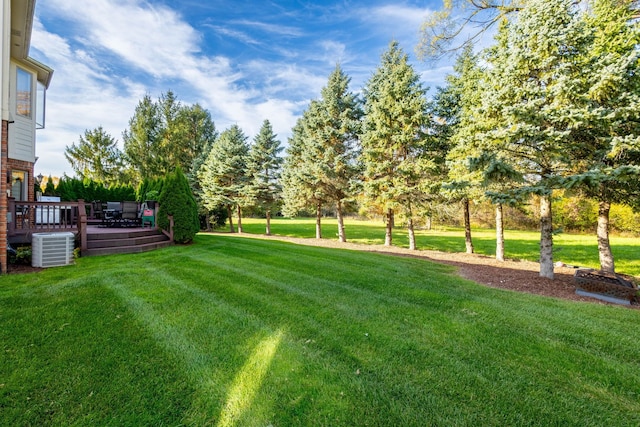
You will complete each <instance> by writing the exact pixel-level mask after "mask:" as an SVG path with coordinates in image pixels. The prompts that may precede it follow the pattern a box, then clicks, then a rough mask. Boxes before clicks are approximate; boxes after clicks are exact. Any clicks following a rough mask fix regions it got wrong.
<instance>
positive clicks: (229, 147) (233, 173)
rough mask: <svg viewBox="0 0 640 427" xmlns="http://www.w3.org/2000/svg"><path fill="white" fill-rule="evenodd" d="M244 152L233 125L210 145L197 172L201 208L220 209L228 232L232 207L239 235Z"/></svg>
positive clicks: (242, 139)
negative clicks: (226, 217) (202, 203)
mask: <svg viewBox="0 0 640 427" xmlns="http://www.w3.org/2000/svg"><path fill="white" fill-rule="evenodd" d="M248 153H249V147H248V145H247V137H246V136H245V134H244V133H243V132H242V130H241V129H240V127H239V126H238V125H233V126H231V127H230V128H229V129H227V130H225V131H224V132H222V134H221V135H220V138H218V139H217V140H216V142H215V143H214V144H213V146H212V148H211V152H210V153H209V156H208V157H207V159H206V160H205V162H204V163H203V164H202V166H201V167H200V170H199V172H198V177H199V179H200V185H201V186H202V194H203V199H204V204H205V207H206V208H207V209H209V210H215V209H216V208H217V207H219V206H224V207H225V208H226V209H227V214H228V217H229V230H230V231H231V232H232V233H233V232H234V228H233V219H232V218H233V216H232V212H233V208H234V207H237V212H238V231H239V232H242V211H241V204H242V199H243V198H244V197H245V196H246V193H245V186H246V183H247V175H246V173H247V157H248Z"/></svg>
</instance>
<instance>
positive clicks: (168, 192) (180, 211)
mask: <svg viewBox="0 0 640 427" xmlns="http://www.w3.org/2000/svg"><path fill="white" fill-rule="evenodd" d="M158 201H159V203H160V208H159V210H158V226H159V227H160V228H163V229H165V230H167V229H169V216H170V215H173V221H174V226H173V238H174V240H175V242H176V243H189V242H191V241H192V240H193V238H194V236H195V235H196V233H197V232H198V231H199V230H200V221H199V219H198V206H197V204H196V200H195V198H194V197H193V193H192V192H191V188H190V187H189V182H188V181H187V178H186V177H185V176H184V173H182V169H180V168H179V167H178V168H176V170H175V172H174V173H172V174H170V175H169V176H167V178H166V180H165V182H164V185H163V186H162V192H161V193H160V198H159V200H158Z"/></svg>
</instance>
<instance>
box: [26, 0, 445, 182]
mask: <svg viewBox="0 0 640 427" xmlns="http://www.w3.org/2000/svg"><path fill="white" fill-rule="evenodd" d="M440 4H441V3H440V1H438V0H432V1H404V2H398V1H391V0H389V1H384V0H353V1H352V0H343V1H324V2H311V1H220V0H212V1H195V0H183V1H177V0H175V1H169V0H148V1H142V0H85V1H83V2H75V1H73V2H72V1H69V0H39V1H38V2H37V3H36V11H35V22H34V26H33V35H32V39H31V52H30V54H31V57H33V58H35V59H37V60H39V61H40V62H43V63H45V64H47V65H49V66H51V67H52V68H53V69H54V70H55V72H54V75H53V80H52V83H51V86H50V87H49V90H48V92H47V117H46V128H45V129H44V130H39V131H38V132H37V153H36V155H37V156H38V157H39V160H38V162H37V163H36V167H35V173H36V174H38V173H42V174H43V175H49V174H52V175H54V176H60V175H62V174H63V173H65V172H66V173H67V174H68V175H73V172H72V170H71V167H70V166H69V164H68V162H67V161H66V159H65V158H64V154H63V153H64V149H65V146H67V145H71V144H72V143H73V142H77V141H78V140H79V137H80V135H82V134H84V131H85V130H86V129H89V130H91V129H95V128H96V127H98V126H102V127H103V128H104V129H105V130H106V131H107V132H108V133H109V134H110V135H111V136H112V137H114V138H115V139H117V140H118V141H119V142H120V143H121V141H122V131H124V130H125V129H126V128H127V126H128V121H129V119H130V118H131V116H132V115H133V113H134V110H135V107H136V105H137V103H138V101H139V100H140V99H142V97H143V96H144V95H145V94H149V95H151V97H152V98H153V99H157V98H158V97H159V96H160V95H161V94H162V93H166V92H167V91H169V90H171V91H173V92H174V93H175V94H176V95H177V97H178V99H179V100H180V101H181V102H183V103H186V104H193V103H199V104H200V105H202V106H203V107H204V108H206V109H207V110H209V112H210V113H211V116H212V118H213V120H214V122H215V124H216V128H217V129H218V131H222V130H224V129H226V128H227V127H229V126H230V125H232V124H238V125H239V126H240V127H241V128H242V129H243V131H244V132H245V134H246V135H247V136H249V138H250V139H253V136H254V135H255V134H256V133H257V132H258V130H259V128H260V125H261V124H262V122H263V120H264V119H269V121H271V123H272V125H273V127H274V131H275V132H276V133H277V134H278V137H279V139H280V140H281V141H282V142H283V143H286V140H287V138H288V137H289V136H290V133H291V128H292V127H293V125H294V123H295V121H296V119H297V118H298V117H299V115H300V114H301V113H302V111H303V110H304V109H305V108H306V106H307V105H308V103H309V101H310V100H311V99H314V98H317V97H319V95H320V90H321V88H322V87H323V86H324V85H325V84H326V82H327V79H328V76H329V74H330V73H331V71H332V70H333V69H334V67H335V65H336V63H340V64H341V66H342V68H343V69H344V70H345V72H346V73H347V74H348V75H349V76H350V77H351V79H352V81H351V89H352V90H353V91H355V92H359V91H360V90H361V88H362V86H363V85H364V84H365V82H366V81H367V79H368V78H369V77H370V76H371V74H372V73H373V72H374V71H375V69H376V67H377V66H378V64H379V60H380V55H381V54H382V53H383V52H384V51H385V50H386V48H387V47H388V44H389V42H390V41H391V40H398V42H399V43H400V45H401V46H402V48H403V49H404V50H405V52H407V53H408V54H409V55H410V57H411V58H412V63H413V65H414V67H415V69H416V71H417V72H419V73H420V74H421V76H422V80H423V83H424V85H425V86H429V87H431V88H432V91H433V88H435V86H437V85H442V84H443V81H444V76H445V75H446V73H448V72H450V71H451V68H450V66H449V65H448V64H446V63H441V64H438V66H436V67H435V68H434V65H433V64H430V65H428V64H425V63H422V62H420V61H418V60H416V59H415V58H416V56H415V54H414V48H415V46H416V44H417V41H418V36H419V34H418V33H419V28H420V24H421V23H422V22H423V21H424V19H425V18H426V17H427V16H428V15H429V14H430V13H431V12H432V11H433V10H434V9H437V8H438V7H440Z"/></svg>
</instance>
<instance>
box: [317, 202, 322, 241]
mask: <svg viewBox="0 0 640 427" xmlns="http://www.w3.org/2000/svg"><path fill="white" fill-rule="evenodd" d="M321 218H322V205H321V204H320V203H318V204H317V205H316V239H322V227H321V224H320V219H321Z"/></svg>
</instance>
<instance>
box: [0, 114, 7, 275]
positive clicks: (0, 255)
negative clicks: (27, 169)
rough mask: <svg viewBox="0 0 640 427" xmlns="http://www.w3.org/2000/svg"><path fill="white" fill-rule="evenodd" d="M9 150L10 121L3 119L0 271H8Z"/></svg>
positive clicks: (0, 181)
mask: <svg viewBox="0 0 640 427" xmlns="http://www.w3.org/2000/svg"><path fill="white" fill-rule="evenodd" d="M8 152H9V122H7V121H6V120H3V121H2V144H1V146H0V272H1V273H2V274H4V273H6V272H7V250H6V247H7V172H8V163H7V161H8V158H7V154H8Z"/></svg>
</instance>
